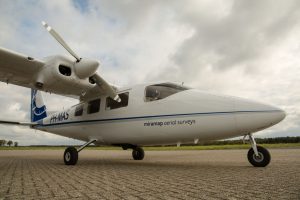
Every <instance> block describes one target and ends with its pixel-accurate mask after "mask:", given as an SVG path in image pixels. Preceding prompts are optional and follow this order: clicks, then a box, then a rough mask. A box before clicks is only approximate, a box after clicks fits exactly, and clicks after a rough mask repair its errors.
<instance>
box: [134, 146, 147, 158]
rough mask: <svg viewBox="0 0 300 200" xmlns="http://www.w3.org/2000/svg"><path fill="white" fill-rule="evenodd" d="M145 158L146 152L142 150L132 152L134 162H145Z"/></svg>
mask: <svg viewBox="0 0 300 200" xmlns="http://www.w3.org/2000/svg"><path fill="white" fill-rule="evenodd" d="M144 156H145V152H144V150H143V149H142V148H140V147H136V148H134V149H133V151H132V157H133V159H134V160H143V159H144Z"/></svg>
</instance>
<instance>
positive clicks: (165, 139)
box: [33, 85, 285, 146]
mask: <svg viewBox="0 0 300 200" xmlns="http://www.w3.org/2000/svg"><path fill="white" fill-rule="evenodd" d="M145 87H146V85H137V86H134V87H131V88H124V89H123V90H120V92H119V93H123V92H129V101H128V105H127V106H126V107H121V108H117V109H113V110H108V109H107V108H106V96H102V97H99V98H101V103H100V111H99V112H96V113H93V114H87V107H88V102H85V103H83V104H84V106H83V114H82V115H81V116H75V108H76V106H73V107H71V108H70V109H68V110H65V111H62V112H58V113H55V114H53V115H51V116H48V117H47V118H45V119H43V120H42V122H40V123H39V125H37V126H34V127H33V128H35V129H39V130H43V131H47V132H50V133H54V134H58V135H62V136H66V137H70V138H74V139H79V140H83V141H88V140H91V139H96V140H97V143H99V144H107V145H120V144H132V145H137V146H143V145H163V144H176V143H192V142H194V141H195V140H196V141H198V140H199V141H203V140H217V139H226V138H231V137H235V136H241V135H245V134H248V133H253V132H256V131H259V130H262V129H265V128H267V127H270V126H272V125H274V124H276V123H278V122H280V121H281V120H282V119H284V117H285V112H284V111H282V110H281V109H279V108H276V107H273V106H269V105H265V104H261V103H257V102H253V101H248V100H245V99H241V98H234V97H230V96H221V95H214V94H209V93H206V92H201V91H199V90H196V89H189V90H185V91H181V92H178V93H176V94H173V95H170V96H168V97H167V98H164V99H161V100H157V101H150V102H147V101H145Z"/></svg>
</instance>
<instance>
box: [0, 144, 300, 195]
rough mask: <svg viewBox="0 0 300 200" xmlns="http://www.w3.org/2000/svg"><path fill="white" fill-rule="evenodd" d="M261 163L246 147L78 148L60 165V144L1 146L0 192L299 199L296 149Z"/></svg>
mask: <svg viewBox="0 0 300 200" xmlns="http://www.w3.org/2000/svg"><path fill="white" fill-rule="evenodd" d="M270 152H271V155H272V161H271V163H270V165H269V166H268V167H266V168H255V167H252V166H251V165H250V164H249V163H248V161H247V158H246V154H247V150H209V151H148V152H146V157H145V159H144V160H142V161H135V160H133V159H132V158H131V151H129V150H127V151H122V150H120V151H117V150H111V151H108V150H104V151H100V150H83V151H82V152H80V156H79V162H78V164H77V165H76V166H65V165H64V164H63V160H62V154H63V150H43V151H40V150H26V151H21V150H19V151H4V150H3V151H0V199H298V200H299V199H300V149H271V150H270Z"/></svg>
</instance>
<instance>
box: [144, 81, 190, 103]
mask: <svg viewBox="0 0 300 200" xmlns="http://www.w3.org/2000/svg"><path fill="white" fill-rule="evenodd" d="M188 89H190V88H188V87H185V86H182V85H177V84H174V83H161V84H155V85H149V86H147V87H146V90H145V100H146V101H156V100H160V99H164V98H166V97H168V96H171V95H173V94H176V93H178V92H182V91H184V90H188Z"/></svg>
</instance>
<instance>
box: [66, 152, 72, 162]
mask: <svg viewBox="0 0 300 200" xmlns="http://www.w3.org/2000/svg"><path fill="white" fill-rule="evenodd" d="M65 159H66V161H70V160H71V154H70V152H67V153H66V155H65Z"/></svg>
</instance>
